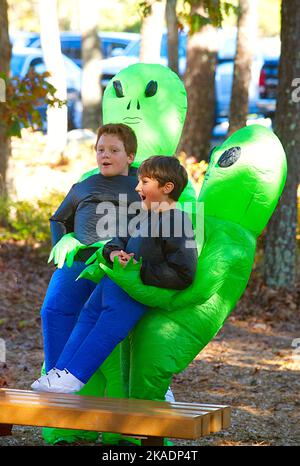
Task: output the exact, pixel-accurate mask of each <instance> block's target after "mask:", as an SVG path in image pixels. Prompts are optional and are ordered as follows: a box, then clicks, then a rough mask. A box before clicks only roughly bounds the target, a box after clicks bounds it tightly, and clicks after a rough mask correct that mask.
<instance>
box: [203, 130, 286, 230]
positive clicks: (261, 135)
mask: <svg viewBox="0 0 300 466" xmlns="http://www.w3.org/2000/svg"><path fill="white" fill-rule="evenodd" d="M286 170H287V167H286V157H285V153H284V150H283V147H282V145H281V143H280V141H279V139H278V138H277V136H275V134H274V133H273V132H272V131H270V130H268V129H267V128H265V127H264V126H261V125H251V126H247V127H244V128H242V129H240V130H238V131H236V132H235V133H234V134H232V136H230V137H229V138H228V139H226V140H225V141H224V143H223V144H222V145H221V146H219V147H217V148H215V149H214V150H213V152H212V154H211V159H210V163H209V167H208V170H207V173H206V175H205V180H204V183H203V186H202V189H201V192H200V195H199V201H201V202H204V212H205V215H209V216H214V217H217V218H222V219H227V220H231V221H233V222H235V223H239V224H241V225H242V226H244V227H245V228H247V229H248V230H250V231H252V232H253V233H255V234H256V235H259V234H260V233H261V232H262V230H263V229H264V228H265V226H266V224H267V223H268V220H269V219H270V217H271V215H272V213H273V211H274V209H275V207H276V204H277V202H278V200H279V197H280V195H281V192H282V190H283V187H284V184H285V180H286Z"/></svg>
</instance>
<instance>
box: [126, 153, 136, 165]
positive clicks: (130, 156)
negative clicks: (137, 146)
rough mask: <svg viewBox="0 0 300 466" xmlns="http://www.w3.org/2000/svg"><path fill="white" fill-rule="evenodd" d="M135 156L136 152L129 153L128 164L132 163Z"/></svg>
mask: <svg viewBox="0 0 300 466" xmlns="http://www.w3.org/2000/svg"><path fill="white" fill-rule="evenodd" d="M134 157H135V154H129V155H128V156H127V158H128V164H129V165H131V164H132V162H133V161H134Z"/></svg>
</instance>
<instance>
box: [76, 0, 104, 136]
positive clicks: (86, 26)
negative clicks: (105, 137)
mask: <svg viewBox="0 0 300 466" xmlns="http://www.w3.org/2000/svg"><path fill="white" fill-rule="evenodd" d="M98 10H99V2H97V0H80V26H81V33H82V46H81V47H82V48H81V56H82V84H81V98H82V105H83V114H82V127H83V128H88V129H91V130H93V131H95V132H96V131H97V129H98V128H99V126H100V124H101V119H102V118H101V94H102V92H101V60H102V52H101V44H100V39H99V37H98V28H97V24H98V13H99V11H98Z"/></svg>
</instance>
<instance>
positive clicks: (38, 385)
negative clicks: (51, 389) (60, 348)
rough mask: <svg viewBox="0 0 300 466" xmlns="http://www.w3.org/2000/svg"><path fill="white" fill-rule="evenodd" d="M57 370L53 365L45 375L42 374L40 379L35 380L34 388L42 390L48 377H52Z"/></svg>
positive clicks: (32, 386)
mask: <svg viewBox="0 0 300 466" xmlns="http://www.w3.org/2000/svg"><path fill="white" fill-rule="evenodd" d="M57 371H58V369H56V367H53V368H52V369H50V371H49V372H46V374H45V375H42V376H41V377H40V378H39V379H37V380H36V381H35V382H33V384H32V385H31V388H32V390H36V391H41V388H42V387H43V386H44V383H45V381H46V379H47V377H51V376H52V374H54V373H56V372H57Z"/></svg>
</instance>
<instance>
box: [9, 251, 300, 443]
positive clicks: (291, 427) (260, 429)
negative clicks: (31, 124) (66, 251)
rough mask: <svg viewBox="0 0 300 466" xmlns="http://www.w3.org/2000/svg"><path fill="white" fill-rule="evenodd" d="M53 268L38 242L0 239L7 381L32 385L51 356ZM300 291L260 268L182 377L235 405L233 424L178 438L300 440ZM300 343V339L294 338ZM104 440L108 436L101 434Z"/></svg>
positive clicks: (186, 384) (193, 397)
mask: <svg viewBox="0 0 300 466" xmlns="http://www.w3.org/2000/svg"><path fill="white" fill-rule="evenodd" d="M52 271H53V269H52V268H51V267H49V266H47V265H46V255H45V254H43V253H41V251H40V250H39V249H38V248H36V249H35V248H32V247H29V246H24V245H22V244H21V243H15V242H10V243H2V244H1V246H0V274H1V280H0V338H2V339H4V340H5V342H6V350H7V351H6V362H5V363H0V387H10V388H20V389H29V387H30V384H31V382H32V381H33V380H35V378H36V377H37V375H38V373H39V369H40V365H41V362H42V361H43V350H42V338H41V331H40V317H39V308H40V305H41V302H42V299H43V296H44V293H45V290H46V287H47V283H48V281H49V278H50V276H51V273H52ZM299 307H300V306H299V296H298V301H297V297H295V296H293V295H292V294H287V293H285V294H283V293H280V292H275V291H273V290H270V289H267V288H266V287H264V286H263V284H262V282H261V280H260V278H259V275H258V273H257V272H254V273H253V275H252V277H251V280H250V282H249V285H248V288H247V290H246V292H245V294H244V296H243V298H242V299H241V301H240V302H239V304H238V306H237V307H236V309H235V310H234V311H233V313H232V314H231V316H230V317H229V318H228V320H227V322H226V323H225V325H224V327H223V329H222V330H221V332H220V333H219V334H218V335H217V337H216V338H215V339H214V340H213V341H212V342H211V343H210V344H209V345H208V346H207V347H206V348H205V350H203V351H202V352H201V354H199V355H198V357H197V358H196V359H195V360H194V361H193V362H192V363H191V365H190V366H189V368H187V369H186V370H185V371H184V372H183V373H181V374H180V375H177V376H175V377H174V381H173V384H172V389H173V392H174V394H175V397H176V400H177V401H188V402H203V403H221V404H229V405H230V406H232V425H231V428H230V429H228V430H227V431H224V432H221V433H219V434H215V435H213V436H209V437H204V438H202V439H200V440H198V441H196V442H184V441H180V440H175V441H174V442H175V444H177V445H299V444H300V423H299V413H300V398H299V393H300V377H299V376H300V354H299V353H298V354H297V350H296V347H295V345H296V344H297V341H295V339H297V338H300V319H299V316H300V309H299ZM293 345H294V346H293ZM100 442H101V438H100V439H99V441H98V442H97V443H98V444H99V443H100ZM2 445H43V440H42V437H41V434H40V429H39V428H32V427H14V430H13V436H12V437H2V438H0V446H2Z"/></svg>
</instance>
